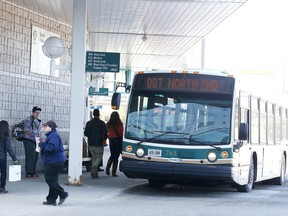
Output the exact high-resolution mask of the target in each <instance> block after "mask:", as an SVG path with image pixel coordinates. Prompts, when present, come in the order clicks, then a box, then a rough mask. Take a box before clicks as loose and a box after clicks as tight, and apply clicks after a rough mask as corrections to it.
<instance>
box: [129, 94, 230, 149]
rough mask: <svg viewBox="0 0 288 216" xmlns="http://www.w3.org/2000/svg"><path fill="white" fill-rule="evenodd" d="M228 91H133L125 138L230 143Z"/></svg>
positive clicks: (180, 143) (174, 142)
mask: <svg viewBox="0 0 288 216" xmlns="http://www.w3.org/2000/svg"><path fill="white" fill-rule="evenodd" d="M232 100H233V96H232V94H226V95H224V94H217V93H213V94H211V93H209V94H208V93H203V94H201V93H197V94H195V93H191V92H173V91H162V92H161V91H157V92H156V91H140V90H139V91H137V90H135V91H133V92H132V93H131V97H130V104H129V109H128V119H127V122H126V133H125V137H126V138H128V139H134V140H138V141H140V142H144V141H149V142H155V143H163V144H173V145H175V144H176V145H177V144H179V145H205V144H206V145H211V144H228V143H230V137H231V134H230V131H231V129H230V127H231V109H232Z"/></svg>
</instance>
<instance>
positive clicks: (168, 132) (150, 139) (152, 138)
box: [136, 131, 174, 145]
mask: <svg viewBox="0 0 288 216" xmlns="http://www.w3.org/2000/svg"><path fill="white" fill-rule="evenodd" d="M170 133H174V132H173V131H167V132H164V133H162V134H158V135H157V136H154V137H151V138H149V139H146V140H141V141H139V142H137V143H136V144H137V145H140V144H141V143H143V142H149V141H152V140H155V139H157V138H159V137H161V136H164V135H166V134H170Z"/></svg>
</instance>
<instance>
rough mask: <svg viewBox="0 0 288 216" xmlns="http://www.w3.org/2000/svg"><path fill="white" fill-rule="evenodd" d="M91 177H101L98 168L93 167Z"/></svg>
mask: <svg viewBox="0 0 288 216" xmlns="http://www.w3.org/2000/svg"><path fill="white" fill-rule="evenodd" d="M91 178H93V179H95V178H99V176H98V169H97V168H96V169H93V168H92V169H91Z"/></svg>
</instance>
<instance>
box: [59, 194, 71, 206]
mask: <svg viewBox="0 0 288 216" xmlns="http://www.w3.org/2000/svg"><path fill="white" fill-rule="evenodd" d="M68 196H69V194H68V193H67V192H66V195H65V196H64V197H63V198H60V200H59V202H58V205H61V204H62V203H63V202H64V201H65V200H66V199H67V198H68Z"/></svg>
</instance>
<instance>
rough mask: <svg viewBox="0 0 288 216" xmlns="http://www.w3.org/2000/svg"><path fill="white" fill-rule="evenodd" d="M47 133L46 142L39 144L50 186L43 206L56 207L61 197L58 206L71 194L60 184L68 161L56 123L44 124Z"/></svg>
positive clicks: (46, 177) (46, 179) (45, 174)
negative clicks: (61, 175)
mask: <svg viewBox="0 0 288 216" xmlns="http://www.w3.org/2000/svg"><path fill="white" fill-rule="evenodd" d="M43 126H44V127H45V132H46V137H47V138H46V140H45V142H43V141H42V140H41V141H40V143H39V147H40V152H41V159H42V164H43V166H44V176H45V181H46V183H47V184H48V186H49V193H48V196H47V197H46V201H45V202H43V205H52V206H56V200H57V198H58V196H59V198H60V200H59V202H58V205H61V204H62V203H63V202H64V201H65V200H66V199H67V197H68V196H69V194H68V193H67V192H66V191H65V190H64V189H63V188H62V187H61V186H60V184H59V182H58V177H59V173H60V171H61V170H62V168H63V166H64V162H65V160H66V157H65V154H64V148H63V144H62V140H61V138H60V136H59V134H58V132H57V131H56V128H57V125H56V123H55V122H54V121H48V122H46V123H43Z"/></svg>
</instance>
